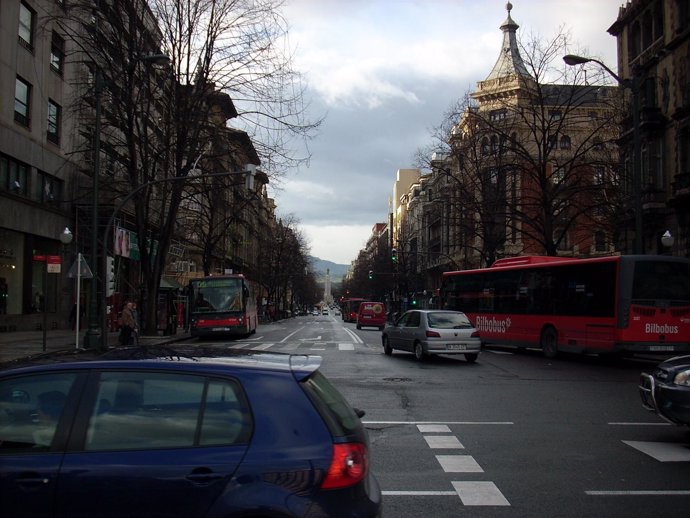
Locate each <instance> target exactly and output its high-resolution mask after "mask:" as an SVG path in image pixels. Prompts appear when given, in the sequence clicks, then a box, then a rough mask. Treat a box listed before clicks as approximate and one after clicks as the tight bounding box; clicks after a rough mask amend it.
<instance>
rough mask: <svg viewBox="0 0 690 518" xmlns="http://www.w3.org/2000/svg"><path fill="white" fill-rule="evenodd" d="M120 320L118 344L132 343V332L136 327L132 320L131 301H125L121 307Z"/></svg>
mask: <svg viewBox="0 0 690 518" xmlns="http://www.w3.org/2000/svg"><path fill="white" fill-rule="evenodd" d="M120 320H121V322H122V326H121V328H120V345H132V332H133V331H134V329H135V328H136V325H137V324H136V322H135V321H134V313H132V302H131V301H127V302H125V306H124V308H123V309H122V315H120Z"/></svg>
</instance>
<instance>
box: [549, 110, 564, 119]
mask: <svg viewBox="0 0 690 518" xmlns="http://www.w3.org/2000/svg"><path fill="white" fill-rule="evenodd" d="M561 118H562V114H561V110H549V120H552V121H559V120H561Z"/></svg>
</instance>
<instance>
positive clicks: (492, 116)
mask: <svg viewBox="0 0 690 518" xmlns="http://www.w3.org/2000/svg"><path fill="white" fill-rule="evenodd" d="M506 117H508V111H507V110H492V111H491V113H489V120H490V121H491V122H497V121H502V120H504V119H505V118H506Z"/></svg>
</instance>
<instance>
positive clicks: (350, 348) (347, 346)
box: [338, 344, 355, 351]
mask: <svg viewBox="0 0 690 518" xmlns="http://www.w3.org/2000/svg"><path fill="white" fill-rule="evenodd" d="M338 349H340V350H341V351H354V350H355V344H338Z"/></svg>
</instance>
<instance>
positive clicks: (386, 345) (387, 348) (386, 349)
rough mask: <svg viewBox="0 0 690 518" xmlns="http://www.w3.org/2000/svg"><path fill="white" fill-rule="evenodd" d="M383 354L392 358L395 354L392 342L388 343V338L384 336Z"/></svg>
mask: <svg viewBox="0 0 690 518" xmlns="http://www.w3.org/2000/svg"><path fill="white" fill-rule="evenodd" d="M383 352H384V353H385V354H386V355H387V356H390V355H391V354H393V348H392V347H391V344H390V342H389V341H388V337H387V336H384V337H383Z"/></svg>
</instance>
